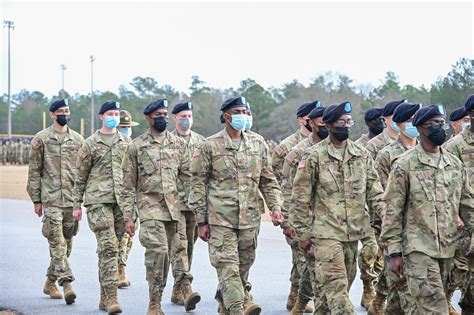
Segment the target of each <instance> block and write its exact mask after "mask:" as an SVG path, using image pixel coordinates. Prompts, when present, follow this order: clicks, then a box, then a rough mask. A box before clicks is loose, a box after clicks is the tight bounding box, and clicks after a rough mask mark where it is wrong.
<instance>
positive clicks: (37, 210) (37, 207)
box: [34, 202, 43, 217]
mask: <svg viewBox="0 0 474 315" xmlns="http://www.w3.org/2000/svg"><path fill="white" fill-rule="evenodd" d="M34 206H35V213H36V215H37V216H39V217H41V216H42V215H43V205H42V204H41V202H39V203H35V204H34Z"/></svg>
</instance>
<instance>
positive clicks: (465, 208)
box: [445, 94, 474, 314]
mask: <svg viewBox="0 0 474 315" xmlns="http://www.w3.org/2000/svg"><path fill="white" fill-rule="evenodd" d="M464 109H465V110H466V113H467V114H468V115H469V120H470V123H469V125H467V126H465V127H464V128H463V130H462V131H461V133H460V134H458V135H457V136H456V137H454V138H453V140H451V141H449V142H448V143H447V144H446V146H445V149H446V151H448V152H451V153H453V154H454V155H456V156H457V157H458V158H459V159H460V160H461V162H462V163H463V165H464V169H465V170H466V174H467V175H466V176H467V179H468V181H469V182H468V186H467V187H468V188H469V193H470V199H466V201H464V200H463V202H462V203H461V205H460V209H459V211H460V214H461V218H462V220H463V221H464V222H465V223H466V232H467V237H465V238H466V239H467V244H466V245H467V246H464V247H467V248H462V249H463V251H460V250H458V249H457V250H456V253H455V259H454V266H455V268H454V270H453V272H452V273H451V278H450V283H449V285H448V289H447V292H446V297H447V299H448V302H450V301H449V298H450V297H451V295H452V292H453V291H454V290H455V289H456V287H457V286H460V285H463V288H462V291H463V297H462V299H461V302H460V303H459V305H460V306H461V309H462V311H463V314H473V313H474V277H473V274H474V259H473V257H474V256H473V254H472V253H473V248H474V245H473V244H474V242H473V238H472V233H473V229H474V224H473V221H472V219H473V218H474V216H473V215H472V211H473V207H474V205H473V203H474V158H473V152H474V94H473V95H470V96H469V97H468V98H467V99H466V103H465V104H464ZM464 257H467V259H468V262H467V266H468V268H469V269H468V270H469V272H470V276H469V275H466V273H465V271H464V269H465V268H464V263H463V261H462V259H461V258H464ZM466 278H467V279H468V280H467V281H463V279H466ZM450 314H451V313H450Z"/></svg>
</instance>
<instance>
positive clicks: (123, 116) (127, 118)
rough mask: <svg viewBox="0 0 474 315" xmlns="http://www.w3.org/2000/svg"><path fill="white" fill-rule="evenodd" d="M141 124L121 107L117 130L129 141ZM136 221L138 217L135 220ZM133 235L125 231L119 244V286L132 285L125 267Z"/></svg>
mask: <svg viewBox="0 0 474 315" xmlns="http://www.w3.org/2000/svg"><path fill="white" fill-rule="evenodd" d="M138 125H140V124H139V123H137V122H135V121H133V120H132V115H131V114H130V112H128V111H126V110H123V109H121V110H120V123H119V125H118V126H117V130H118V131H119V132H120V133H121V134H122V136H124V138H125V140H126V141H127V143H130V142H131V141H132V138H131V137H132V127H136V126H138ZM133 221H134V222H135V221H136V217H135V218H134V220H133ZM132 245H133V237H131V236H130V235H129V234H128V233H124V235H123V237H122V241H121V242H120V244H119V255H118V257H119V265H118V287H119V289H121V288H126V287H128V286H130V281H129V280H128V278H127V275H126V273H125V267H126V266H127V260H128V254H129V253H130V250H131V249H132Z"/></svg>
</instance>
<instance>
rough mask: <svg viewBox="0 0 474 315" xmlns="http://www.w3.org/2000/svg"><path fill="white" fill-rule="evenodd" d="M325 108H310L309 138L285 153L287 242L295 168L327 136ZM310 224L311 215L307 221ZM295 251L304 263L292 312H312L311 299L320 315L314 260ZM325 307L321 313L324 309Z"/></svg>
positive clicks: (292, 232)
mask: <svg viewBox="0 0 474 315" xmlns="http://www.w3.org/2000/svg"><path fill="white" fill-rule="evenodd" d="M325 109H326V108H325V107H322V106H321V105H320V104H318V105H317V107H316V108H315V109H313V110H312V111H311V112H310V113H309V115H308V119H309V124H310V126H311V130H312V131H311V135H310V136H309V137H308V138H306V139H304V140H303V141H301V142H300V143H298V144H297V145H296V146H294V147H293V149H292V150H291V151H290V153H288V155H287V156H286V159H285V163H284V165H283V176H284V177H285V178H286V180H285V181H284V182H285V184H284V186H283V187H282V193H283V201H284V202H283V207H282V213H283V216H284V217H285V221H284V222H283V223H282V225H283V226H284V227H283V234H285V236H287V237H288V238H290V239H292V240H293V239H294V238H295V230H294V228H293V227H292V221H293V217H294V214H293V213H288V210H289V209H290V205H291V193H292V190H293V179H294V177H295V174H296V166H297V165H298V163H299V162H300V160H301V156H302V155H303V153H304V152H305V151H306V150H307V149H308V148H310V147H312V146H313V145H316V144H317V143H320V142H321V141H322V140H324V139H326V138H327V136H328V130H327V128H326V126H325V125H324V123H323V118H322V117H323V113H324V110H325ZM308 220H311V223H312V216H311V217H309V218H308ZM296 249H297V250H298V255H299V256H300V257H301V258H302V259H303V263H300V264H298V265H297V267H298V268H299V269H298V273H299V274H300V275H301V277H300V283H299V290H298V297H297V298H296V302H295V306H294V307H293V310H292V311H291V313H292V314H294V315H298V314H302V313H313V309H312V308H311V307H310V306H309V305H307V304H308V302H309V301H310V300H311V299H312V298H314V305H315V306H316V313H321V312H324V310H325V311H327V309H326V308H325V307H327V305H323V304H324V301H325V300H324V299H322V298H321V296H322V294H323V293H322V289H321V286H320V285H319V284H318V283H317V281H316V278H315V275H314V257H313V256H311V255H307V254H306V253H305V252H304V251H302V250H301V249H300V248H296ZM323 308H324V310H323Z"/></svg>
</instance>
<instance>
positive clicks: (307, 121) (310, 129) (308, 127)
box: [304, 120, 313, 132]
mask: <svg viewBox="0 0 474 315" xmlns="http://www.w3.org/2000/svg"><path fill="white" fill-rule="evenodd" d="M304 127H305V128H306V130H308V131H309V132H311V131H313V128H311V126H310V125H309V120H306V125H304Z"/></svg>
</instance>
